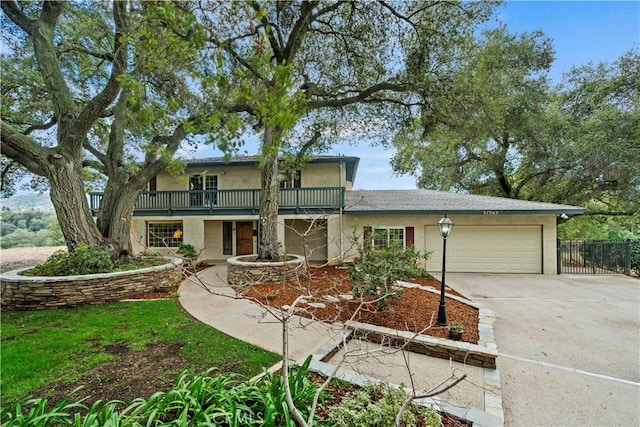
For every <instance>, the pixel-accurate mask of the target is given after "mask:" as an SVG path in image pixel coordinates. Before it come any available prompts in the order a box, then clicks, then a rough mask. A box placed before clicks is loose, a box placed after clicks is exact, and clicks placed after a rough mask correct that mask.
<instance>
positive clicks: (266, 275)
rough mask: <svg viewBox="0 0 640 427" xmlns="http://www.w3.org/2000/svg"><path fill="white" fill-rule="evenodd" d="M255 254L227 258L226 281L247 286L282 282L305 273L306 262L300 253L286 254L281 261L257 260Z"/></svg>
mask: <svg viewBox="0 0 640 427" xmlns="http://www.w3.org/2000/svg"><path fill="white" fill-rule="evenodd" d="M257 259H258V256H257V255H255V254H254V255H242V256H236V257H232V258H229V259H227V283H228V284H229V285H231V286H248V285H253V284H259V283H284V282H288V281H291V280H297V279H298V278H300V277H302V276H305V275H306V274H307V264H306V263H305V262H304V257H303V256H301V255H287V256H286V259H285V260H283V261H273V262H268V261H257Z"/></svg>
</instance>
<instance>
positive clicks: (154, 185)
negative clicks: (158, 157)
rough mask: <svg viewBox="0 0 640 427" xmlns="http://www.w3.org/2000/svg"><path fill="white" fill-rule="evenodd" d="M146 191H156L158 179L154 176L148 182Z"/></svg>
mask: <svg viewBox="0 0 640 427" xmlns="http://www.w3.org/2000/svg"><path fill="white" fill-rule="evenodd" d="M147 191H158V177H157V176H154V177H153V178H151V179H150V180H149V186H148V187H147Z"/></svg>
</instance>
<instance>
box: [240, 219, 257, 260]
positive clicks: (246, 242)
mask: <svg viewBox="0 0 640 427" xmlns="http://www.w3.org/2000/svg"><path fill="white" fill-rule="evenodd" d="M252 253H253V223H251V222H237V223H236V255H251V254H252Z"/></svg>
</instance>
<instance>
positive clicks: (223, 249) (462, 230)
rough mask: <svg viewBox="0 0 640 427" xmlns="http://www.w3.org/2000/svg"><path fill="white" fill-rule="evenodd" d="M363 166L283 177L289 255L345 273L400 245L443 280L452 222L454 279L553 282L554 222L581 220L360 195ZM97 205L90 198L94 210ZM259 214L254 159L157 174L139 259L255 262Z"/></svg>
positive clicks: (460, 202) (204, 162)
mask: <svg viewBox="0 0 640 427" xmlns="http://www.w3.org/2000/svg"><path fill="white" fill-rule="evenodd" d="M358 164H359V158H357V157H344V156H319V157H316V158H314V159H313V160H312V161H310V162H309V163H307V164H306V165H305V166H304V168H303V169H301V170H299V171H296V173H294V174H291V175H289V176H285V175H284V174H283V176H282V179H281V187H282V188H281V195H280V210H279V221H278V242H279V244H280V246H281V248H282V250H283V252H286V253H295V254H304V253H305V252H306V254H307V255H308V256H309V258H310V259H311V260H312V261H317V262H327V261H329V262H331V263H335V264H338V263H341V262H345V261H349V260H352V259H353V258H354V257H355V256H356V255H357V245H358V244H362V239H364V238H366V239H367V240H371V241H367V243H368V244H371V245H374V246H378V247H379V246H382V245H385V244H386V242H388V241H389V240H397V241H399V242H402V243H403V244H404V245H415V246H416V248H417V249H418V250H420V251H422V252H431V253H432V255H431V257H430V259H429V260H428V261H426V265H425V267H426V269H427V270H428V271H433V272H438V271H439V270H440V266H441V264H440V263H441V259H442V258H441V257H442V238H441V237H440V235H439V233H438V227H437V223H438V221H439V220H440V219H441V217H442V216H443V215H444V214H445V213H447V214H448V217H449V218H450V219H451V220H452V221H453V222H454V224H455V225H454V228H453V232H452V234H451V236H450V237H449V239H448V241H447V271H451V272H493V273H545V274H555V273H556V271H557V269H556V268H557V267H556V224H557V219H558V217H559V216H565V215H566V216H572V215H579V214H582V213H583V209H581V208H577V207H575V206H566V205H558V204H549V203H539V202H528V201H522V200H512V199H503V198H497V197H487V196H473V195H464V194H456V193H447V192H437V191H429V190H380V191H376V190H360V191H354V190H353V186H354V182H355V179H356V173H357V170H358ZM100 198H101V194H99V193H92V194H91V195H90V202H91V207H92V209H95V208H97V206H99V202H100ZM259 206H260V170H259V169H258V167H257V166H256V158H255V157H252V156H247V157H239V158H235V159H232V160H231V161H224V160H223V159H221V158H211V159H198V160H193V161H190V162H188V165H187V169H186V176H184V177H182V178H178V179H176V178H174V177H172V176H171V175H169V174H168V173H162V174H159V175H158V176H157V177H155V179H153V180H152V181H151V182H150V183H149V189H148V191H147V192H145V193H143V194H142V195H141V196H140V199H139V200H138V203H137V204H136V209H135V212H134V217H133V221H132V237H133V240H134V250H135V251H136V252H140V251H142V250H151V251H156V252H163V251H170V250H175V249H176V248H177V247H178V246H180V244H181V243H188V244H191V245H193V246H194V247H195V248H196V250H197V251H199V252H200V259H201V260H203V261H206V262H209V263H216V262H222V261H224V260H225V259H226V258H229V257H231V256H235V255H247V254H252V253H255V252H256V250H257V245H258V242H257V236H258V227H260V224H259V221H258V209H259ZM372 231H375V232H373V233H372ZM354 235H355V236H357V238H358V242H356V243H354V241H353V236H354ZM303 236H304V237H303Z"/></svg>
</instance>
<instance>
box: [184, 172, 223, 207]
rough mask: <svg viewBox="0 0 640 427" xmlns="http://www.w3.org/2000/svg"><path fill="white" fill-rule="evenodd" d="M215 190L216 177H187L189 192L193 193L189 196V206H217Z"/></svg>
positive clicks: (216, 184)
mask: <svg viewBox="0 0 640 427" xmlns="http://www.w3.org/2000/svg"><path fill="white" fill-rule="evenodd" d="M217 189H218V175H191V176H190V177H189V190H191V191H194V192H195V193H194V194H192V195H191V206H215V205H217V204H218V193H217V191H216V190H217ZM203 190H204V191H203Z"/></svg>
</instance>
